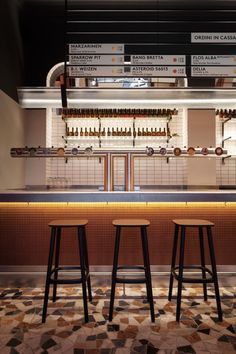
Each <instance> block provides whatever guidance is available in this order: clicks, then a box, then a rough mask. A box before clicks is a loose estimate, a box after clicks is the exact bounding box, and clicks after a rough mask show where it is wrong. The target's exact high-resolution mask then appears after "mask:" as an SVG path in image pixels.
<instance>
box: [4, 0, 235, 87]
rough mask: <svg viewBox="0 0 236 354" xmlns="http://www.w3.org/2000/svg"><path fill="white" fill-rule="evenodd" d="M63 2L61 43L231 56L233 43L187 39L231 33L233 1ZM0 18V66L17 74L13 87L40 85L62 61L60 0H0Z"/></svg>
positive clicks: (157, 51) (148, 51)
mask: <svg viewBox="0 0 236 354" xmlns="http://www.w3.org/2000/svg"><path fill="white" fill-rule="evenodd" d="M67 1H68V9H69V11H68V13H67V16H68V17H67V19H68V23H67V26H66V31H67V32H68V34H67V42H81V43H106V42H107V43H125V44H127V46H126V51H127V53H130V54H132V53H133V54H144V53H146V54H151V53H160V54H207V53H209V54H210V53H211V54H236V45H235V44H234V45H232V44H231V45H227V44H226V45H219V44H216V45H215V44H214V45H213V44H212V45H209V44H208V45H199V44H194V45H193V44H191V43H190V39H189V38H190V33H191V32H236V1H235V0H204V1H203V0H184V1H183V0H159V1H158V0H156V1H154V0H153V1H152V0H120V1H118V0H104V1H98V0H78V1H74V0H67ZM9 3H10V4H9ZM0 14H1V15H0V16H1V21H0V22H1V24H0V26H1V27H2V28H0V29H1V32H2V31H3V32H2V33H1V34H0V42H1V44H0V49H1V52H2V50H4V55H5V57H4V55H2V58H1V62H3V63H4V64H6V67H7V66H9V63H8V62H9V60H10V62H11V63H12V64H11V68H12V65H14V67H15V68H17V69H18V71H19V70H20V71H21V74H22V75H21V76H20V75H17V76H18V79H17V84H20V85H25V86H44V85H45V78H46V75H47V72H48V71H49V69H50V68H51V67H52V66H53V65H54V64H56V63H58V62H60V61H63V60H64V33H65V26H64V20H65V17H64V0H11V1H9V0H1V1H0ZM17 15H18V18H17ZM9 24H11V26H10V29H9ZM9 42H10V43H11V45H10V44H9ZM141 44H143V45H141ZM13 59H15V60H16V59H17V65H16V62H14V60H13ZM7 64H8V65H7ZM0 70H1V72H2V73H3V74H4V72H6V71H4V69H3V65H1V69H0ZM15 70H16V69H15ZM13 71H14V70H13ZM10 72H11V70H10V71H9V74H10Z"/></svg>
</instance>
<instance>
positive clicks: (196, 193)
mask: <svg viewBox="0 0 236 354" xmlns="http://www.w3.org/2000/svg"><path fill="white" fill-rule="evenodd" d="M0 198H1V199H0V225H1V237H0V249H1V258H0V269H1V270H3V269H5V270H6V269H8V270H9V269H21V267H26V268H27V267H29V269H33V268H35V267H36V266H40V267H41V266H43V268H42V269H44V267H45V264H47V256H48V247H49V235H50V230H49V227H48V223H49V222H50V221H52V220H54V219H69V218H72V219H73V218H74V219H75V218H86V219H88V221H89V223H88V226H87V234H88V247H89V257H90V263H91V266H93V267H95V268H96V267H98V268H99V266H109V267H110V266H111V264H112V258H113V248H114V232H115V230H114V227H113V226H112V220H114V219H117V218H138V217H140V218H146V219H148V220H150V222H151V225H150V227H149V228H148V239H149V248H150V258H151V264H152V266H164V267H166V269H168V266H169V264H170V261H171V250H172V242H173V231H174V225H173V223H172V220H173V219H177V218H199V219H207V220H210V221H212V222H214V223H215V227H214V229H213V234H214V243H215V250H216V258H217V264H218V265H220V266H221V268H220V269H223V270H224V269H225V267H226V268H227V267H229V266H231V268H230V269H232V266H233V269H234V268H235V265H236V258H235V253H236V243H235V235H236V221H235V215H236V191H235V190H216V189H215V190H210V189H209V190H200V189H199V190H160V191H157V190H156V191H155V192H154V191H153V190H149V191H145V192H144V191H137V192H102V191H101V192H91V191H88V190H84V191H78V190H77V191H76V190H68V191H59V190H55V191H53V192H52V191H39V190H35V191H27V190H8V191H2V192H1V193H0ZM135 232H137V230H128V231H127V230H124V234H125V236H126V237H123V238H122V245H121V247H122V252H121V257H120V262H121V263H124V264H129V263H131V264H132V263H134V264H140V263H141V261H142V254H141V253H140V250H139V245H138V244H137V242H139V239H137V237H134V233H135ZM65 233H66V235H67V237H64V238H63V252H62V254H61V262H62V263H65V264H76V262H77V260H78V252H77V243H76V237H75V232H74V231H73V230H66V231H65ZM68 236H69V237H68ZM194 236H195V230H193V235H191V237H188V244H187V245H186V249H187V251H186V255H187V256H186V262H187V263H190V262H191V263H192V264H195V263H197V262H198V257H199V255H198V253H197V254H196V251H195V250H196V249H198V238H197V237H194ZM137 240H138V241H137ZM136 246H137V247H136ZM9 250H10V251H9ZM222 266H223V268H222ZM32 267H33V268H32ZM24 269H25V268H24ZM27 269H28V268H27ZM37 269H38V268H37Z"/></svg>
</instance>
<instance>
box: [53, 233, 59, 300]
mask: <svg viewBox="0 0 236 354" xmlns="http://www.w3.org/2000/svg"><path fill="white" fill-rule="evenodd" d="M60 243H61V228H60V227H57V228H56V252H55V272H54V280H55V281H56V280H57V278H58V266H59V254H60ZM56 296H57V283H54V284H53V296H52V301H53V302H55V301H56Z"/></svg>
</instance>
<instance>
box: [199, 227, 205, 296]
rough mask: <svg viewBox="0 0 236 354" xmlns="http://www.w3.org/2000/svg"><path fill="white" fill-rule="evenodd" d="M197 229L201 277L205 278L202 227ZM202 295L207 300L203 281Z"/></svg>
mask: <svg viewBox="0 0 236 354" xmlns="http://www.w3.org/2000/svg"><path fill="white" fill-rule="evenodd" d="M198 231H199V243H200V253H201V266H202V278H203V279H206V271H205V266H206V265H205V252H204V241H203V229H202V227H201V226H200V227H199V228H198ZM203 295H204V301H207V284H206V283H203Z"/></svg>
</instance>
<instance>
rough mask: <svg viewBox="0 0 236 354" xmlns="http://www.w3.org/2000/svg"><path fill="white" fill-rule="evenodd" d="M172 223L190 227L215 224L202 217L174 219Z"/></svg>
mask: <svg viewBox="0 0 236 354" xmlns="http://www.w3.org/2000/svg"><path fill="white" fill-rule="evenodd" d="M173 223H174V224H176V225H179V226H191V227H199V226H214V225H215V224H214V223H213V222H211V221H208V220H202V219H174V220H173Z"/></svg>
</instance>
